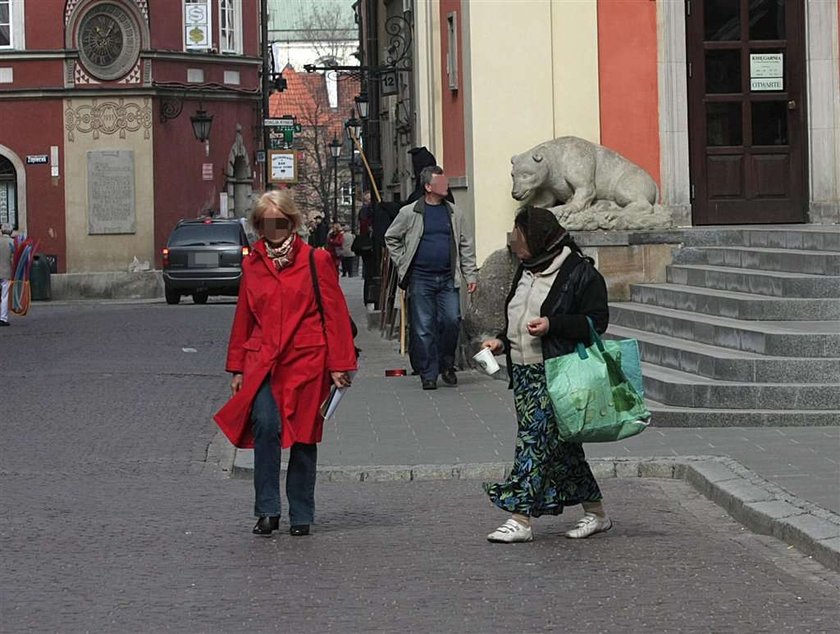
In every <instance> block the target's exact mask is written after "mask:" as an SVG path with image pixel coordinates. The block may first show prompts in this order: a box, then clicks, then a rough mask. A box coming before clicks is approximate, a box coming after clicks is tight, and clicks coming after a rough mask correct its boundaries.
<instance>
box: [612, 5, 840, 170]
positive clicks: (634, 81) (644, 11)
mask: <svg viewBox="0 0 840 634" xmlns="http://www.w3.org/2000/svg"><path fill="white" fill-rule="evenodd" d="M838 1H840V0H838ZM656 42H657V38H656V3H655V2H653V1H652V0H598V76H599V83H600V95H601V98H600V105H601V144H602V145H605V146H607V147H609V148H611V149H613V150H615V151H617V152H619V153H620V154H623V155H624V156H626V157H627V158H628V159H630V160H631V161H633V162H635V163H638V164H639V165H641V166H642V167H644V168H645V169H646V170H647V171H648V172H650V173H651V174H652V175H653V177H654V179H655V180H656V182H657V183H658V182H659V151H660V149H659V92H658V82H657V48H656Z"/></svg>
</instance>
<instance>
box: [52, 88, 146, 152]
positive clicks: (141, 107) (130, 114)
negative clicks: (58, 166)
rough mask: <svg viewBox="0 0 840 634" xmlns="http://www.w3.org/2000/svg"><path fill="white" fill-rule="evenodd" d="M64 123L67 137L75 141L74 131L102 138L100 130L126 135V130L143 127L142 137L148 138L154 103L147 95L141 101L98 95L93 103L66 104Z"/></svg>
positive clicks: (135, 130) (108, 133) (138, 129)
mask: <svg viewBox="0 0 840 634" xmlns="http://www.w3.org/2000/svg"><path fill="white" fill-rule="evenodd" d="M64 119H65V123H64V127H65V128H66V129H67V140H68V141H71V142H72V141H75V140H76V139H75V133H76V132H78V133H79V134H92V135H93V138H94V139H99V135H100V134H107V135H112V134H118V135H119V137H120V138H121V139H124V138H125V136H126V133H127V132H138V131H140V130H142V131H143V138H144V139H149V138H150V136H151V133H150V130H151V129H152V106H151V103H150V100H149V98H148V97H146V98H144V99H143V102H142V103H134V102H128V103H125V101H124V100H123V99H122V98H120V99H118V100H117V101H103V102H101V103H99V102H98V101H97V100H96V99H94V100H93V102H92V103H91V104H90V105H83V106H77V107H76V108H72V107H71V106H70V105H69V102H68V105H67V108H66V110H65V111H64Z"/></svg>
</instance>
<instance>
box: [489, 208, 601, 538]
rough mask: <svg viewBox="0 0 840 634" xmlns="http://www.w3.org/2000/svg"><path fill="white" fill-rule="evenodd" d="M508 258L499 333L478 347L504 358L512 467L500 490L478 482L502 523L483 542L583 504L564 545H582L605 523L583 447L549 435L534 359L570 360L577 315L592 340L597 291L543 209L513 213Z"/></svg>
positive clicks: (539, 363) (517, 533)
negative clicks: (511, 415) (504, 514)
mask: <svg viewBox="0 0 840 634" xmlns="http://www.w3.org/2000/svg"><path fill="white" fill-rule="evenodd" d="M511 250H512V251H513V253H514V254H515V255H516V256H517V257H518V258H519V259H520V261H521V265H520V266H519V268H518V270H517V272H516V275H515V276H514V280H513V285H512V288H511V290H510V293H509V294H508V297H507V301H506V303H505V306H506V327H505V330H504V332H502V333H501V334H499V335H498V337H496V338H493V339H488V340H487V341H485V342H484V343H483V344H482V346H483V347H485V348H489V349H490V350H491V351H492V352H493V353H494V354H502V353H504V354H505V355H506V356H507V367H508V371H509V373H510V379H511V386H512V387H513V396H514V404H515V408H516V418H517V423H518V430H517V435H516V453H515V456H514V463H513V468H512V470H511V473H510V476H508V479H507V480H506V481H505V482H501V483H496V484H485V490H486V491H487V494H488V495H489V496H490V499H491V501H492V502H493V503H494V504H495V505H496V506H498V507H499V508H501V509H502V510H505V511H508V512H509V513H511V517H510V518H509V519H508V520H507V521H505V522H504V523H503V524H502V525H501V526H499V527H498V528H497V529H496V530H495V531H493V532H492V533H490V534H489V535H488V536H487V539H488V540H489V541H491V542H503V543H511V542H527V541H531V540H532V539H533V530H532V528H531V518H533V517H539V516H540V515H559V514H560V513H562V512H563V509H564V508H565V507H567V506H574V505H577V504H582V505H583V510H584V515H583V518H582V519H581V520H580V521H579V522H578V524H577V526H576V527H575V528H573V529H572V530H570V531H568V532H567V533H566V537H569V538H572V539H580V538H584V537H589V536H590V535H594V534H595V533H599V532H602V531H606V530H609V529H610V528H611V527H612V521H611V520H610V518H609V517H608V516H607V514H606V512H605V511H604V507H603V504H602V503H601V491H600V489H599V488H598V483H597V482H596V481H595V477H594V476H593V475H592V471H591V469H590V468H589V464H588V463H587V462H586V456H585V455H584V452H583V447H582V446H581V445H580V444H579V443H566V442H563V441H561V440H560V438H559V437H558V435H557V432H556V421H555V417H554V411H553V410H552V406H551V399H550V398H549V394H548V389H547V386H546V379H545V364H544V361H545V360H546V359H550V358H554V357H558V356H562V355H565V354H569V353H571V352H574V350H575V344H577V343H578V342H584V343H585V344H586V345H587V346H588V345H590V343H591V342H590V334H589V322H588V321H587V317H588V318H589V319H591V320H592V322H593V324H594V326H595V330H596V331H597V332H599V333H603V332H604V331H605V330H606V329H607V323H608V322H609V309H608V307H607V287H606V283H605V282H604V278H603V277H602V276H601V274H600V273H599V272H598V271H597V270H596V269H595V267H594V266H593V264H592V260H591V259H589V258H587V257H585V256H584V255H583V253H582V252H581V250H580V249H579V248H578V246H577V244H575V242H574V240H572V238H571V237H570V236H569V234H568V232H567V231H566V230H565V229H564V228H563V227H562V226H561V225H560V223H559V222H558V221H557V218H556V217H555V216H554V214H553V213H552V212H550V211H548V210H547V209H541V208H539V207H530V206H528V207H525V208H523V209H522V210H521V211H520V212H519V213H518V214H517V216H516V219H515V221H514V229H513V234H512V237H511Z"/></svg>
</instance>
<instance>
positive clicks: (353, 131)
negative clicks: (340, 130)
mask: <svg viewBox="0 0 840 634" xmlns="http://www.w3.org/2000/svg"><path fill="white" fill-rule="evenodd" d="M344 129H345V130H346V131H347V138H348V139H350V142H351V143H353V144H354V145H355V143H356V141H358V140H359V139H360V138H361V134H362V122H361V121H359V120H358V119H357V118H356V117H351V118H350V119H348V120H347V121H345V122H344Z"/></svg>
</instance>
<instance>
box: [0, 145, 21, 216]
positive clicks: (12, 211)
mask: <svg viewBox="0 0 840 634" xmlns="http://www.w3.org/2000/svg"><path fill="white" fill-rule="evenodd" d="M5 223H9V224H10V225H12V227H13V228H15V229H17V228H18V217H17V172H16V171H15V166H14V165H12V162H11V161H10V160H9V159H7V158H6V157H5V156H0V224H5Z"/></svg>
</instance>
